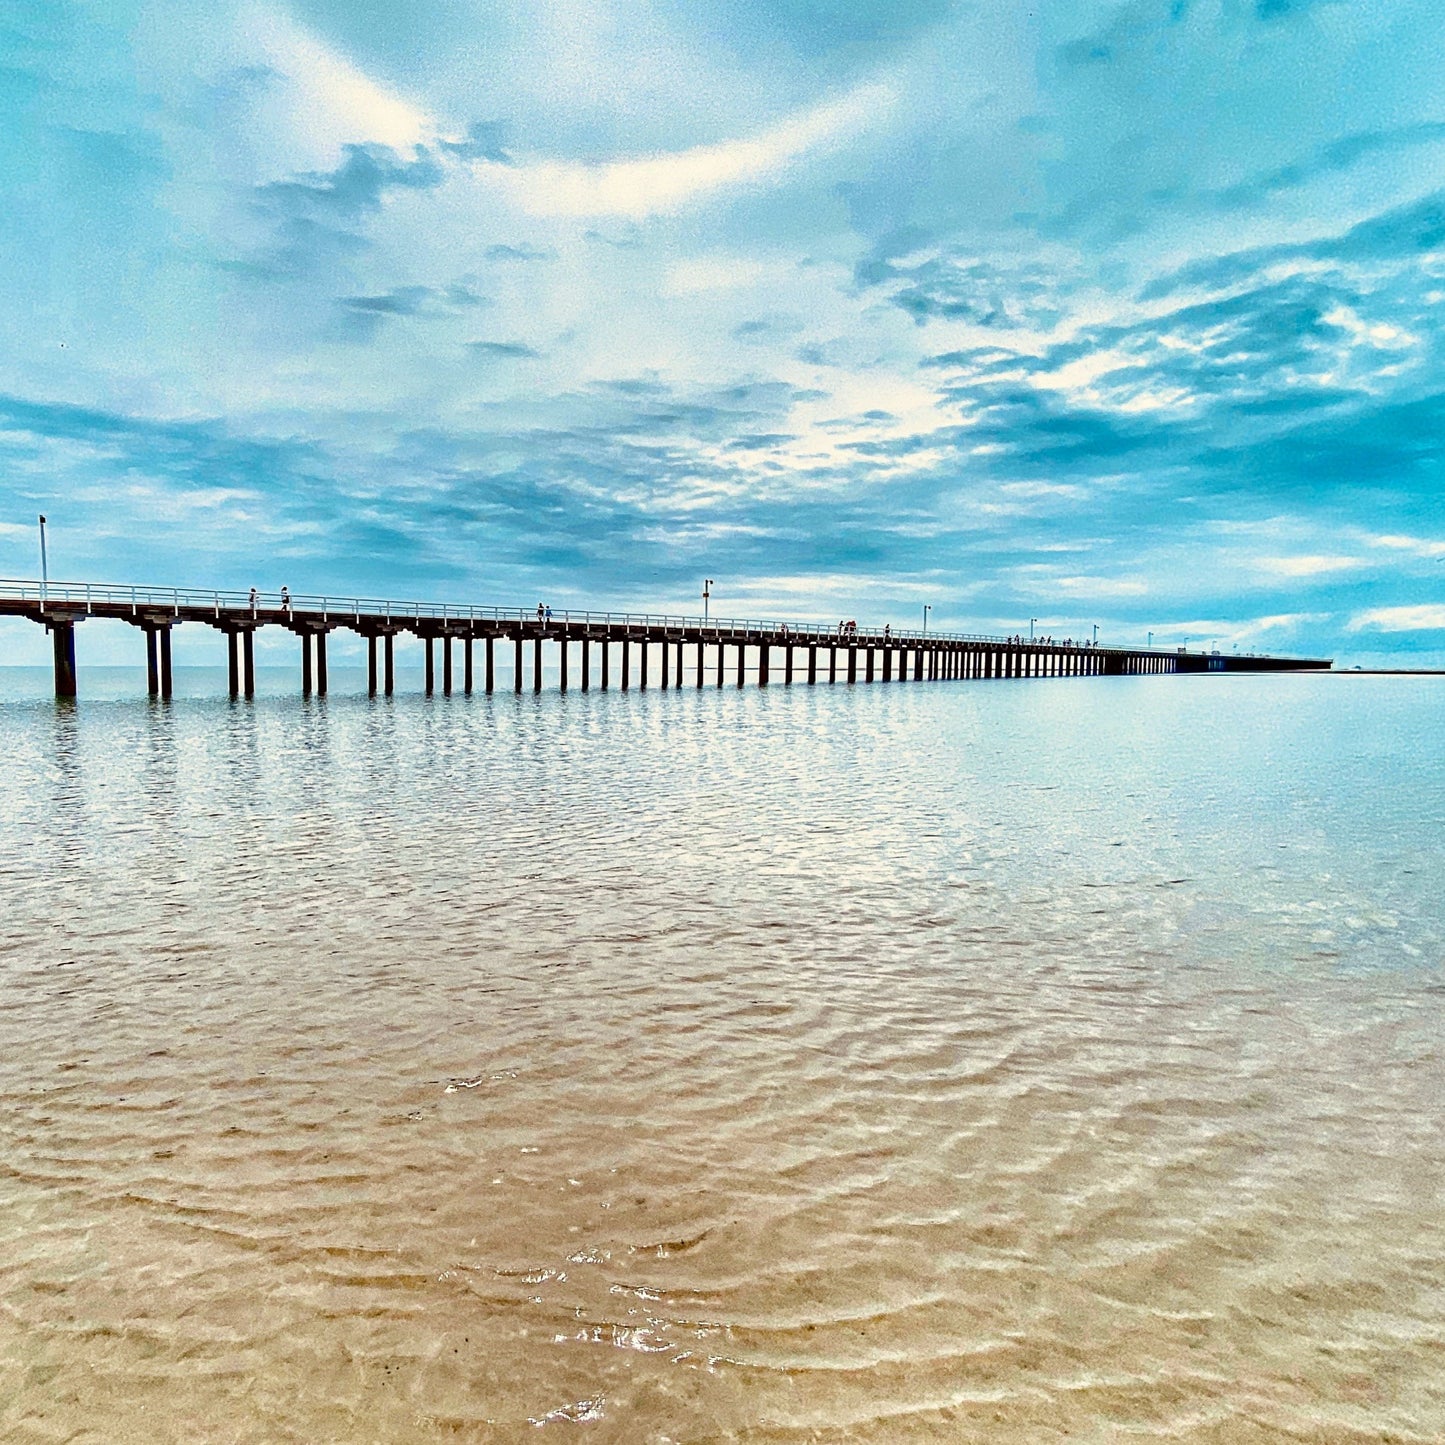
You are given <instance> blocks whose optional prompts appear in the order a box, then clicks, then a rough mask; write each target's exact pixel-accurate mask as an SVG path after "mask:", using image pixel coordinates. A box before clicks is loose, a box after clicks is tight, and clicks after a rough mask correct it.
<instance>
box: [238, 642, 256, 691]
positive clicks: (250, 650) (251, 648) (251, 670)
mask: <svg viewBox="0 0 1445 1445" xmlns="http://www.w3.org/2000/svg"><path fill="white" fill-rule="evenodd" d="M241 686H242V687H244V688H245V690H246V696H247V697H255V696H256V649H255V645H254V642H253V640H252V633H251V629H250V628H249V627H248V628H247V629H246V630H245V631H244V632H243V633H242V634H241Z"/></svg>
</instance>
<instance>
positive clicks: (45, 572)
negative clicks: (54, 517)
mask: <svg viewBox="0 0 1445 1445" xmlns="http://www.w3.org/2000/svg"><path fill="white" fill-rule="evenodd" d="M49 589H50V559H49V558H48V557H47V556H46V555H45V513H44V512H41V513H40V596H41V598H42V599H43V598H44V597H45V595H46V593H47V592H48V591H49Z"/></svg>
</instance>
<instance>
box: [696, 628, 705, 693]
mask: <svg viewBox="0 0 1445 1445" xmlns="http://www.w3.org/2000/svg"><path fill="white" fill-rule="evenodd" d="M703 670H704V669H703V644H702V638H700V637H699V638H698V640H697V685H698V686H699V687H701V686H702V675H703Z"/></svg>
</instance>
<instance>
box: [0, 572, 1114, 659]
mask: <svg viewBox="0 0 1445 1445" xmlns="http://www.w3.org/2000/svg"><path fill="white" fill-rule="evenodd" d="M0 600H8V601H16V602H28V603H35V604H37V605H38V606H40V607H41V608H42V609H43V608H44V607H45V606H47V605H57V606H60V605H63V606H64V607H66V608H67V609H73V608H75V607H84V608H85V610H86V611H87V612H89V611H90V610H91V609H92V608H94V607H97V606H102V607H104V608H105V610H106V611H107V612H109V613H112V614H113V612H114V609H116V608H117V607H119V608H126V607H129V608H130V609H132V611H134V612H135V613H137V614H138V613H140V612H141V611H142V610H145V611H147V612H155V611H157V610H161V611H170V612H172V613H174V614H175V615H176V616H179V615H180V614H181V612H182V611H186V612H190V613H195V612H198V611H208V610H209V611H213V612H214V613H215V615H216V616H217V617H219V616H221V615H222V614H223V613H230V614H232V615H234V614H236V613H245V612H251V613H252V614H254V615H255V616H257V617H259V616H261V615H262V614H265V615H267V616H274V615H275V614H276V613H283V614H289V615H291V616H293V617H296V618H298V619H299V618H305V619H308V620H311V619H314V620H316V621H320V622H322V623H327V624H332V625H336V626H342V627H344V626H345V625H346V623H347V620H348V619H352V620H355V621H360V620H361V619H362V618H366V619H368V620H375V619H377V618H382V619H385V620H387V621H394V622H398V623H405V622H407V621H408V620H410V621H420V620H422V619H425V620H427V621H428V622H437V621H440V622H442V623H449V622H458V623H460V622H525V623H535V622H538V621H546V622H551V623H582V624H588V625H592V624H596V625H601V626H609V627H639V628H649V627H655V628H689V629H692V628H706V629H707V630H709V631H711V630H714V629H716V630H717V631H719V632H733V633H737V632H752V633H757V632H768V633H775V634H786V635H788V636H791V637H794V638H796V639H797V640H798V641H800V642H810V641H811V642H826V641H836V640H837V639H839V638H841V637H843V636H844V635H845V634H844V633H843V632H841V631H840V629H839V626H838V624H837V623H831V624H830V623H825V622H795V621H792V620H789V619H783V618H767V617H753V618H740V617H713V616H708V617H706V618H704V617H700V616H689V615H686V614H684V613H674V612H613V611H606V612H599V611H596V610H593V609H587V610H585V611H584V610H577V609H568V608H553V609H552V610H551V611H547V610H546V608H545V607H544V609H543V614H542V616H541V617H540V618H539V616H538V613H537V609H536V608H535V607H486V606H477V605H474V604H470V603H456V602H421V601H415V600H412V601H398V600H396V599H394V598H385V597H359V596H357V597H348V596H345V595H344V594H343V595H333V594H320V593H307V592H290V593H287V594H282V593H281V592H270V591H265V592H263V591H260V590H257V591H254V592H253V591H249V590H247V591H237V590H227V589H217V588H203V587H151V586H142V585H134V586H133V585H131V584H129V583H102V582H47V583H42V582H38V581H36V580H34V579H33V578H29V579H26V578H0ZM857 631H858V635H860V636H869V637H882V636H883V635H884V627H883V626H882V625H879V626H873V625H871V624H869V625H867V626H865V625H863V624H861V623H860V624H859V625H858V629H857ZM887 632H888V636H889V637H890V638H891V639H896V640H898V641H904V642H926V641H929V640H932V641H944V642H996V643H1007V642H1010V641H1014V640H1016V639H1014V638H1011V637H1007V636H1005V635H1004V634H1002V633H988V632H952V631H948V630H947V629H935V628H930V629H929V630H928V631H927V632H925V631H923V630H922V629H921V628H907V627H904V628H898V627H893V626H892V625H891V624H889V626H888V629H887ZM1022 640H1023V641H1025V642H1032V641H1034V640H1035V639H1033V638H1024V639H1022ZM1037 640H1039V641H1042V640H1043V639H1042V638H1040V639H1037ZM1053 645H1054V646H1059V647H1062V646H1073V647H1090V648H1092V647H1095V646H1096V645H1097V646H1098V647H1101V648H1102V647H1104V646H1105V644H1094V643H1089V642H1086V641H1084V640H1083V639H1079V638H1073V639H1069V640H1068V641H1065V640H1064V639H1062V638H1060V639H1056V640H1055V641H1054V644H1053Z"/></svg>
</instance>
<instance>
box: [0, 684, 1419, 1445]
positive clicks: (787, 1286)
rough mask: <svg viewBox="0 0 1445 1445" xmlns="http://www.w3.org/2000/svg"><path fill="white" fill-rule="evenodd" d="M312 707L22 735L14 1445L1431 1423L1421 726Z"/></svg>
mask: <svg viewBox="0 0 1445 1445" xmlns="http://www.w3.org/2000/svg"><path fill="white" fill-rule="evenodd" d="M344 681H345V679H344V678H342V677H340V676H339V675H333V679H332V695H331V696H330V697H328V698H327V699H325V700H320V699H312V700H311V701H310V702H306V703H303V702H301V701H299V700H298V699H296V698H295V697H284V698H281V697H278V698H266V697H262V698H261V699H260V700H259V701H257V702H255V703H254V704H244V703H241V704H237V703H232V702H230V701H228V700H226V699H225V698H224V697H219V696H215V697H211V698H199V697H197V698H185V699H182V700H179V701H177V702H174V703H171V704H164V703H150V702H146V701H144V700H136V699H135V698H134V697H133V696H131V695H130V693H133V689H128V690H125V695H124V696H118V697H116V698H115V699H113V700H109V701H107V700H106V699H105V697H104V695H103V694H104V692H105V689H104V688H103V687H92V686H88V685H87V686H86V687H83V688H82V702H81V703H80V704H79V705H78V706H74V707H73V706H71V705H69V704H57V703H55V702H54V701H52V700H48V699H40V698H35V699H32V700H30V701H13V702H8V703H5V704H4V705H0V741H3V749H0V780H3V796H4V798H5V800H6V808H5V813H4V818H3V821H0V866H3V868H4V873H5V881H4V888H5V892H4V897H5V908H4V911H3V920H0V984H3V987H0V1130H3V1139H4V1147H3V1156H0V1158H3V1169H4V1180H5V1182H4V1187H3V1190H0V1238H3V1240H4V1247H3V1249H0V1366H3V1378H4V1380H5V1385H4V1388H3V1391H0V1434H4V1435H5V1436H6V1438H13V1439H20V1440H49V1439H63V1438H104V1439H140V1438H145V1439H147V1440H181V1439H185V1440H198V1439H199V1440H218V1441H219V1440H238V1439H295V1440H319V1439H329V1440H340V1439H356V1440H377V1439H384V1440H418V1441H420V1440H433V1439H439V1438H461V1439H476V1440H513V1439H522V1438H532V1437H533V1435H534V1433H535V1428H534V1427H535V1426H536V1425H537V1424H538V1423H539V1422H540V1423H541V1424H542V1425H543V1426H544V1427H545V1429H544V1435H543V1438H546V1433H547V1432H551V1433H555V1434H556V1435H557V1436H558V1437H559V1438H567V1437H570V1436H572V1435H577V1436H578V1437H579V1438H586V1439H589V1440H594V1441H647V1440H653V1441H664V1440H674V1441H681V1440H688V1441H693V1440H728V1439H734V1440H748V1441H791V1440H805V1439H820V1440H837V1439H853V1440H876V1441H895V1440H957V1439H988V1440H990V1441H994V1440H1000V1441H1037V1440H1042V1439H1051V1438H1056V1437H1061V1436H1062V1435H1063V1434H1064V1433H1065V1432H1068V1433H1069V1434H1070V1435H1071V1436H1073V1437H1080V1438H1093V1439H1117V1438H1120V1437H1122V1436H1124V1435H1128V1434H1131V1433H1137V1434H1141V1435H1143V1436H1144V1437H1146V1438H1148V1437H1152V1436H1163V1435H1166V1434H1167V1435H1168V1437H1169V1438H1179V1439H1191V1440H1201V1441H1202V1440H1219V1441H1240V1440H1275V1439H1284V1438H1307V1439H1320V1440H1374V1439H1379V1440H1384V1439H1387V1438H1400V1439H1432V1438H1439V1437H1440V1436H1441V1434H1442V1433H1445V1395H1442V1388H1445V1387H1442V1385H1441V1378H1442V1372H1441V1370H1440V1367H1439V1364H1440V1358H1441V1348H1442V1343H1445V1341H1442V1317H1445V1264H1442V1260H1445V1233H1442V1225H1441V1222H1440V1221H1441V1219H1442V1218H1445V1211H1442V1210H1441V1207H1440V1206H1441V1203H1442V1201H1441V1184H1440V1181H1441V1179H1442V1177H1445V1173H1442V1166H1445V1125H1442V1122H1441V1119H1442V1113H1441V1101H1442V1098H1445V1063H1442V1046H1441V1032H1440V1008H1441V1006H1442V1002H1445V973H1442V936H1445V908H1442V903H1441V899H1440V896H1439V891H1438V886H1437V885H1438V879H1439V878H1440V877H1441V876H1442V873H1445V867H1442V864H1445V859H1442V858H1441V852H1442V841H1441V840H1442V837H1445V832H1442V828H1441V823H1442V821H1445V779H1442V773H1441V769H1440V765H1439V762H1438V759H1437V758H1436V757H1435V756H1434V753H1433V752H1432V750H1430V749H1424V748H1421V747H1420V746H1419V745H1418V744H1419V739H1421V738H1423V737H1429V736H1432V735H1435V734H1436V733H1437V732H1438V726H1439V716H1438V713H1439V704H1438V694H1437V693H1436V692H1435V691H1434V690H1433V684H1432V682H1431V681H1430V680H1428V679H1419V680H1406V679H1350V678H1336V677H1328V676H1324V677H1304V676H1301V677H1295V678H1278V677H1276V678H1270V679H1264V678H1251V677H1221V678H1213V679H1199V680H1197V681H1196V682H1192V683H1191V684H1190V685H1189V686H1181V685H1180V683H1179V682H1178V681H1171V680H1168V679H1154V678H1121V679H1114V680H1100V681H1099V682H1098V683H1096V684H1091V685H1089V686H1087V687H1081V686H1077V685H1067V684H1064V685H1059V686H1056V687H1055V686H1040V687H1036V688H1024V689H1008V688H1003V689H987V688H984V689H972V690H970V689H930V688H900V689H891V690H889V689H873V690H861V689H859V690H853V691H846V690H844V689H833V690H826V689H814V690H811V691H809V690H806V689H792V690H784V689H778V688H774V689H769V690H767V691H758V690H753V689H749V690H747V691H746V692H733V691H729V692H727V693H726V694H725V695H724V696H722V697H719V696H718V695H716V694H715V693H714V694H709V695H706V696H705V697H699V696H698V695H697V694H696V693H693V692H683V693H677V692H672V693H668V694H661V693H657V692H653V693H650V694H647V695H645V696H644V695H637V694H634V695H632V696H630V697H627V698H623V697H622V696H621V695H620V694H610V695H601V694H596V693H593V694H591V695H588V696H586V697H583V696H581V695H580V694H577V693H573V694H570V695H565V696H559V695H557V694H552V693H548V694H544V695H542V696H541V697H532V696H530V695H524V696H522V697H517V696H514V695H512V694H510V693H502V694H498V695H496V696H494V697H484V696H474V697H471V698H463V697H453V698H450V699H447V698H440V697H434V698H431V699H427V698H425V697H420V696H415V695H398V696H397V697H395V698H392V699H377V700H368V699H367V698H365V697H364V696H342V695H339V693H340V690H341V684H342V682H344ZM351 681H352V683H354V684H356V685H357V686H358V687H364V678H363V679H351ZM48 685H49V678H48V675H45V674H41V675H39V682H38V685H37V686H38V689H39V690H44V689H45V688H46V687H48ZM225 687H226V678H225V673H224V672H222V673H220V674H219V676H218V681H217V685H216V686H215V688H214V691H215V692H216V693H223V692H224V691H225ZM200 690H203V689H200ZM117 691H120V690H117ZM7 694H8V695H10V696H13V695H14V689H13V688H11V689H7ZM86 1432H90V1434H89V1435H87V1434H86Z"/></svg>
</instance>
